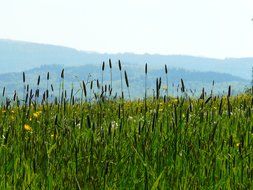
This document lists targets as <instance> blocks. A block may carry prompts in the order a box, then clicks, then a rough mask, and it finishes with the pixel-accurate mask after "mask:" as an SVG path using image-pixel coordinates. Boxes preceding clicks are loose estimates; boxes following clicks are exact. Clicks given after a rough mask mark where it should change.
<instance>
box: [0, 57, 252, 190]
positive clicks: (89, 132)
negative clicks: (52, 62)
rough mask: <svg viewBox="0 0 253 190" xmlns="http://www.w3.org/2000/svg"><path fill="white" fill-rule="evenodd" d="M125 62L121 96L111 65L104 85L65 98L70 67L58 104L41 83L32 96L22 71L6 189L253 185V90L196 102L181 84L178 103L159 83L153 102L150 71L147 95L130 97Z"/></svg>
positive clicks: (8, 137)
mask: <svg viewBox="0 0 253 190" xmlns="http://www.w3.org/2000/svg"><path fill="white" fill-rule="evenodd" d="M109 66H110V68H111V67H112V65H111V64H109ZM118 66H119V72H120V74H121V89H120V91H121V93H119V94H118V95H115V94H114V93H113V92H114V89H113V82H112V81H109V82H108V81H103V76H104V64H103V66H102V80H101V81H94V82H93V81H91V82H90V83H86V82H80V93H81V95H80V96H79V97H75V93H74V92H73V91H71V92H68V93H69V94H70V95H69V96H67V92H66V91H65V87H64V70H63V71H62V73H61V76H59V77H61V78H60V80H61V85H60V87H58V88H59V89H58V92H57V93H55V94H57V96H55V94H54V97H53V100H51V99H50V100H49V97H50V96H52V94H53V91H54V90H55V89H53V88H52V86H50V85H47V88H46V90H45V91H44V92H43V91H40V87H39V85H40V77H39V78H38V81H36V82H37V89H35V90H31V89H29V86H28V84H27V83H26V78H25V73H24V74H23V84H24V89H23V91H24V92H23V94H16V93H14V96H13V97H11V98H7V97H5V94H4V91H3V99H4V100H5V101H3V102H2V105H1V109H0V189H252V188H253V97H252V94H250V93H245V94H239V95H232V94H231V87H229V89H228V92H227V94H223V95H215V94H212V93H208V92H205V90H204V89H203V91H202V93H201V96H200V97H192V96H190V95H189V94H188V93H187V92H188V91H186V87H185V85H184V81H183V80H181V83H180V84H181V85H180V88H179V90H180V92H181V94H180V96H177V97H172V96H170V95H169V94H168V93H166V91H167V92H168V89H166V88H165V89H162V82H163V81H161V79H159V78H157V80H156V81H154V82H156V87H155V89H154V94H153V96H147V93H146V91H147V80H148V70H147V65H146V67H145V70H144V72H145V79H144V84H143V86H141V87H140V88H143V92H144V95H143V98H141V99H131V88H130V87H131V84H129V82H128V77H127V72H126V71H123V69H122V68H121V64H120V62H119V65H118ZM112 74H113V73H110V75H112ZM168 74H169V73H168V70H167V67H165V75H168ZM21 80H22V79H21ZM47 80H48V81H50V76H49V73H48V75H47ZM48 83H49V82H48ZM49 84H50V83H49ZM165 84H166V81H165ZM167 86H168V84H167ZM123 89H124V90H125V91H124V92H125V93H124V92H123Z"/></svg>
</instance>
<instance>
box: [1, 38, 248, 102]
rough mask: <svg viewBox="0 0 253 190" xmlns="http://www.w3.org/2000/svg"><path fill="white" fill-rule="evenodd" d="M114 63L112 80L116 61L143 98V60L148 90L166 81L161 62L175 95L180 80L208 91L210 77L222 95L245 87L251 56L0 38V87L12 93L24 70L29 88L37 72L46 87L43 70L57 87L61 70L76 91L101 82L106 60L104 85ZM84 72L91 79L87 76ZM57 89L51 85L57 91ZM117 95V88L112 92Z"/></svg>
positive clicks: (117, 85) (116, 73) (19, 87)
mask: <svg viewBox="0 0 253 190" xmlns="http://www.w3.org/2000/svg"><path fill="white" fill-rule="evenodd" d="M109 58H111V59H112V61H113V84H114V88H115V89H120V73H119V71H118V64H117V61H118V60H119V59H120V60H121V61H122V63H123V68H124V69H126V70H127V72H128V75H129V80H130V85H131V91H132V95H133V97H142V96H143V89H142V88H143V84H144V64H145V63H148V79H149V80H148V88H149V93H150V94H152V89H154V88H155V80H156V78H157V77H162V80H163V85H165V81H166V79H165V74H164V65H165V64H167V65H168V68H169V75H168V77H169V91H170V93H171V94H174V95H175V91H176V86H177V85H178V82H179V81H180V79H181V78H182V79H184V80H185V83H186V85H187V87H188V88H189V89H192V90H196V91H197V92H200V91H201V88H202V87H205V88H206V89H207V90H211V89H212V85H211V84H212V81H213V80H214V81H215V88H216V92H218V93H223V92H225V91H226V90H227V87H228V85H232V87H233V91H234V92H235V93H238V92H241V91H243V90H244V89H245V87H246V86H249V84H250V79H251V67H252V65H253V64H252V63H253V58H241V59H232V58H231V59H223V60H222V59H211V58H203V57H193V56H184V55H151V54H143V55H138V54H133V53H123V54H102V53H96V52H85V51H78V50H75V49H72V48H67V47H62V46H55V45H46V44H37V43H29V42H21V41H12V40H0V66H1V67H0V88H3V87H6V92H7V93H8V94H9V95H11V94H12V93H13V91H14V90H17V91H19V92H21V93H22V88H23V85H22V71H25V72H26V75H27V80H28V82H29V83H30V84H31V85H30V86H31V87H33V88H36V80H37V77H38V75H40V76H41V79H42V80H41V81H42V82H41V83H42V84H41V88H42V89H43V88H44V89H45V88H46V79H45V76H46V73H47V72H48V71H49V72H50V84H53V85H55V86H56V87H57V86H59V81H60V79H59V74H60V72H61V69H62V68H65V72H66V75H65V76H66V78H65V80H66V81H65V85H66V87H67V88H69V89H70V87H71V86H74V87H75V89H76V90H78V89H80V88H79V87H80V82H81V81H86V82H88V80H97V79H99V80H101V63H102V62H103V61H105V62H106V64H107V65H106V73H105V75H104V77H105V78H104V80H105V83H106V82H107V83H108V84H109V83H110V82H109V80H110V77H109V72H110V71H109V69H108V68H107V67H108V59H109ZM88 76H90V78H89V79H88ZM57 89H58V87H57V88H56V90H57ZM115 93H116V90H115Z"/></svg>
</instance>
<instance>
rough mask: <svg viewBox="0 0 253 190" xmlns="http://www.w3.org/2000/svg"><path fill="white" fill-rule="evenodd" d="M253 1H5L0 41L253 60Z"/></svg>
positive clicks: (0, 16)
mask: <svg viewBox="0 0 253 190" xmlns="http://www.w3.org/2000/svg"><path fill="white" fill-rule="evenodd" d="M252 18H253V0H89V1H88V0H0V38H4V39H6V38H8V39H16V40H25V41H32V42H40V43H49V44H58V45H64V46H69V47H74V48H76V49H81V50H90V51H98V52H135V53H146V52H147V53H159V54H188V55H201V56H208V57H220V58H223V57H245V56H252V57H253V21H251V19H252Z"/></svg>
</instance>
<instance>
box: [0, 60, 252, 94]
mask: <svg viewBox="0 0 253 190" xmlns="http://www.w3.org/2000/svg"><path fill="white" fill-rule="evenodd" d="M63 68H64V67H63V66H61V65H44V66H41V67H39V68H34V69H30V70H27V71H25V73H26V81H27V83H28V84H29V85H30V87H31V88H34V89H35V88H36V83H37V78H38V76H39V75H40V76H41V84H40V89H42V90H45V89H46V86H47V81H46V74H47V72H50V80H49V83H48V85H51V84H53V86H54V87H55V91H56V92H57V91H58V89H59V85H60V80H61V78H60V73H61V70H62V69H63ZM112 68H113V70H112V82H113V89H114V92H115V93H116V92H118V94H119V89H120V84H121V82H120V72H119V69H118V65H117V64H113V65H112ZM122 68H123V70H126V71H127V73H128V78H129V82H130V91H131V94H132V96H133V97H143V93H144V78H145V77H144V69H143V68H142V67H139V66H138V65H137V66H136V65H132V64H123V66H122ZM64 69H65V88H66V89H67V90H68V91H69V90H70V88H71V87H72V86H73V87H74V89H75V91H78V90H80V83H81V82H82V81H85V82H86V83H88V82H89V81H91V80H94V81H96V80H97V79H98V80H99V81H100V83H101V78H102V76H101V73H102V72H101V65H93V64H89V65H88V64H87V65H83V66H73V67H65V68H64ZM158 77H161V78H162V86H166V75H165V73H164V69H163V68H160V69H152V68H149V67H148V81H147V82H148V86H147V87H148V91H149V95H151V94H152V92H153V89H155V81H156V78H158ZM181 78H182V79H183V80H184V82H185V85H186V88H187V89H191V90H193V91H194V90H196V93H197V94H199V93H200V92H201V89H202V88H203V87H205V89H206V90H207V91H209V92H210V90H211V89H212V82H213V80H214V81H215V86H214V90H215V92H216V93H223V91H224V92H226V91H227V88H228V85H232V89H233V93H238V92H241V91H243V90H244V88H245V86H247V85H248V84H249V83H250V81H249V80H245V79H242V78H240V77H237V76H233V75H230V74H224V73H216V72H197V71H187V70H184V69H175V68H169V74H168V82H169V92H170V94H174V95H176V94H177V92H176V91H177V88H178V85H179V83H180V79H181ZM123 80H124V78H123ZM104 84H107V85H109V84H110V70H109V66H108V64H106V66H105V72H104ZM123 84H124V89H125V90H126V85H125V81H123ZM94 86H95V88H94V91H97V89H96V82H95V83H94ZM3 87H6V92H7V93H8V95H10V96H11V95H12V93H13V92H14V90H17V91H18V92H19V94H22V92H23V83H22V72H16V73H6V74H0V90H1V89H2V88H3ZM88 89H89V88H88ZM126 93H127V92H126Z"/></svg>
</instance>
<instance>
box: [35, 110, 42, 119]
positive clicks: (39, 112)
mask: <svg viewBox="0 0 253 190" xmlns="http://www.w3.org/2000/svg"><path fill="white" fill-rule="evenodd" d="M40 114H41V111H37V112H35V113H33V117H35V118H38V117H39V116H40Z"/></svg>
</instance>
